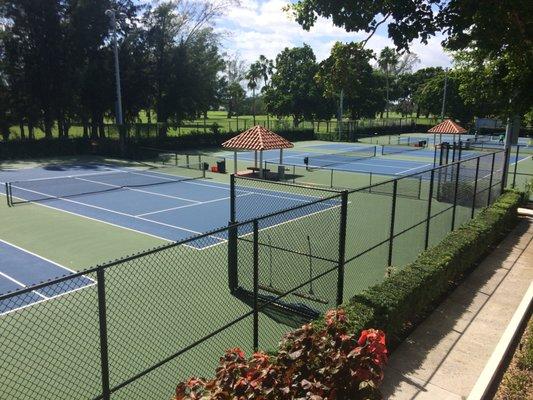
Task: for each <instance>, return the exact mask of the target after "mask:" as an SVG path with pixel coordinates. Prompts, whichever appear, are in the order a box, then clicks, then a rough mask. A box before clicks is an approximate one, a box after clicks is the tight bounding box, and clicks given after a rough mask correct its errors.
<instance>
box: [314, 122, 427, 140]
mask: <svg viewBox="0 0 533 400" xmlns="http://www.w3.org/2000/svg"><path fill="white" fill-rule="evenodd" d="M432 126H433V125H421V124H408V125H407V124H406V125H401V126H400V125H392V126H365V127H357V128H356V129H355V128H354V129H353V131H352V132H348V131H343V132H342V140H343V141H350V142H354V141H357V140H359V139H364V138H367V137H376V136H388V135H401V134H402V133H424V132H427V131H428V129H430V128H431V127H432ZM315 139H317V140H327V141H332V142H335V141H338V140H339V132H338V131H334V132H330V133H323V132H322V133H321V132H316V133H315Z"/></svg>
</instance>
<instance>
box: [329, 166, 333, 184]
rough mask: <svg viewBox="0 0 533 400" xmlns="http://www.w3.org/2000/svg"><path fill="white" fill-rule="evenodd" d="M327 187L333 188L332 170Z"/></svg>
mask: <svg viewBox="0 0 533 400" xmlns="http://www.w3.org/2000/svg"><path fill="white" fill-rule="evenodd" d="M329 187H330V188H332V187H333V169H332V170H331V180H330V184H329Z"/></svg>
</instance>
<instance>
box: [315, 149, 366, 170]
mask: <svg viewBox="0 0 533 400" xmlns="http://www.w3.org/2000/svg"><path fill="white" fill-rule="evenodd" d="M375 156H376V146H370V147H361V148H360V149H354V150H350V151H345V152H342V153H331V154H317V155H316V156H307V157H305V161H306V162H305V164H306V165H307V166H308V167H329V166H332V165H336V164H349V163H351V162H354V161H357V160H362V159H365V158H370V157H375Z"/></svg>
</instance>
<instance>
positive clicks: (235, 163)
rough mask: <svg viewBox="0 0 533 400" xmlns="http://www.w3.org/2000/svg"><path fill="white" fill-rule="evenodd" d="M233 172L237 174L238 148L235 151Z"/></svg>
mask: <svg viewBox="0 0 533 400" xmlns="http://www.w3.org/2000/svg"><path fill="white" fill-rule="evenodd" d="M233 173H234V174H235V175H237V150H235V151H234V152H233Z"/></svg>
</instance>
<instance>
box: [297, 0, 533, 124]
mask: <svg viewBox="0 0 533 400" xmlns="http://www.w3.org/2000/svg"><path fill="white" fill-rule="evenodd" d="M288 9H290V10H291V11H292V13H293V14H294V15H295V17H296V20H297V21H298V22H299V23H300V24H301V25H302V27H303V28H304V29H310V28H311V27H312V26H313V25H314V24H315V22H316V21H317V18H318V17H319V16H321V17H325V18H330V19H331V20H332V21H333V23H334V24H335V25H336V26H340V27H343V28H345V29H346V30H347V31H348V32H353V31H366V32H369V33H370V35H369V37H370V36H371V35H372V34H373V33H375V31H376V29H377V28H378V27H379V26H380V25H381V24H388V33H389V37H391V38H392V40H393V41H394V43H395V45H396V46H397V47H398V48H400V49H408V47H409V45H410V43H411V42H412V41H413V40H414V39H421V40H422V42H423V43H426V42H427V39H428V38H429V37H431V36H433V35H435V34H436V33H437V32H442V33H445V34H447V38H446V39H445V41H444V45H445V46H446V47H447V48H448V49H450V50H454V51H457V50H467V49H471V50H472V49H474V50H473V51H472V54H471V56H470V57H471V62H470V63H469V67H470V68H471V70H474V71H471V72H472V73H473V75H474V76H477V77H478V79H479V80H484V81H485V82H487V83H486V85H487V88H482V89H481V91H482V92H483V91H490V89H489V87H488V85H489V82H493V83H495V84H496V88H495V91H496V94H497V95H499V96H500V98H501V101H502V102H504V103H507V106H505V107H503V106H501V105H499V106H498V107H497V109H496V112H497V113H499V114H502V113H503V114H512V113H518V114H523V113H524V112H525V111H526V112H527V110H528V109H530V108H531V105H532V104H533V99H532V96H533V95H532V94H531V92H532V91H531V90H530V88H531V87H532V84H533V68H532V65H533V39H532V38H533V24H532V23H531V21H532V20H533V2H531V1H530V0H503V1H501V0H488V1H472V0H397V1H388V0H377V1H374V0H372V1H371V0H354V1H349V2H343V1H334V0H299V1H298V2H297V3H296V4H294V5H291V6H289V7H288ZM485 77H486V78H488V79H485ZM471 81H472V84H471V85H470V86H471V87H475V86H477V85H478V84H479V82H475V79H474V78H472V79H471ZM481 86H484V85H481ZM465 90H466V89H465ZM476 90H477V89H476ZM468 96H469V97H470V98H469V99H468V100H467V101H468V102H469V103H472V100H473V99H475V100H477V102H476V107H477V108H482V107H483V106H480V105H481V104H482V103H481V100H482V99H486V98H487V97H488V96H487V95H486V94H482V95H481V98H480V99H477V98H475V97H476V95H475V94H469V95H468ZM465 99H467V98H466V97H465ZM524 110H525V111H524Z"/></svg>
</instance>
